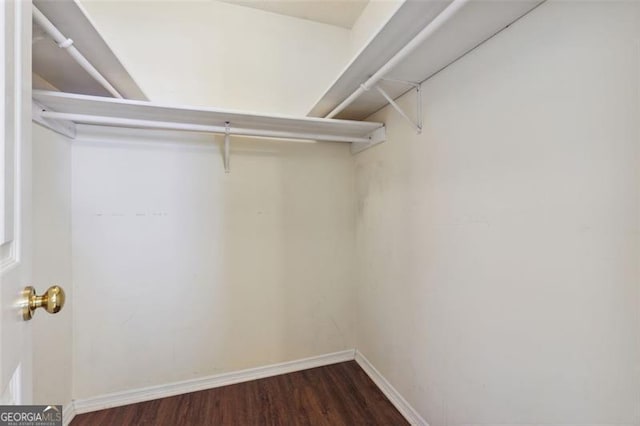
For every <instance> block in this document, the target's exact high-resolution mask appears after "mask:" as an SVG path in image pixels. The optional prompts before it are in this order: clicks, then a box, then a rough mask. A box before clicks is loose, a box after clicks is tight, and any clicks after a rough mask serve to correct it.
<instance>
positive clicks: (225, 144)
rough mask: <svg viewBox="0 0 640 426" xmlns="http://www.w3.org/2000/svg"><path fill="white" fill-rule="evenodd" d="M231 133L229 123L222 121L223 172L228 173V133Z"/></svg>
mask: <svg viewBox="0 0 640 426" xmlns="http://www.w3.org/2000/svg"><path fill="white" fill-rule="evenodd" d="M230 133H231V123H229V122H228V121H225V122H224V172H225V173H229V171H230V169H229V142H230V141H229V138H230V136H229V134H230Z"/></svg>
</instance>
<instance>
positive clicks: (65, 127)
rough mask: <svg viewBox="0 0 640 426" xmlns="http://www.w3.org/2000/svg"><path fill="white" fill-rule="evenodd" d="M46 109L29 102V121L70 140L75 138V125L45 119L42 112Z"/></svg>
mask: <svg viewBox="0 0 640 426" xmlns="http://www.w3.org/2000/svg"><path fill="white" fill-rule="evenodd" d="M46 110H47V108H45V107H44V106H42V105H40V104H39V103H37V102H35V101H34V100H31V120H33V121H35V122H36V123H38V124H40V125H42V126H44V127H46V128H47V129H50V130H53V131H54V132H56V133H59V134H61V135H62V136H66V137H68V138H70V139H75V138H76V125H75V124H74V123H73V122H72V121H65V120H56V119H53V118H45V117H43V116H42V112H43V111H46Z"/></svg>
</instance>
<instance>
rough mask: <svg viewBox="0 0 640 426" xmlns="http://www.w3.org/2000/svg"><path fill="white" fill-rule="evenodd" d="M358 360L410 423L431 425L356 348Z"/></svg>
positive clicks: (417, 425) (421, 425)
mask: <svg viewBox="0 0 640 426" xmlns="http://www.w3.org/2000/svg"><path fill="white" fill-rule="evenodd" d="M355 359H356V362H357V363H358V365H359V366H360V367H362V369H363V370H364V371H365V373H367V375H368V376H369V377H370V378H371V380H373V383H375V384H376V386H378V388H380V390H381V391H382V393H384V394H385V396H386V397H387V398H388V399H389V401H391V403H392V404H393V405H394V406H395V407H396V408H397V409H398V411H400V414H402V415H403V416H404V418H405V419H407V421H408V422H409V423H411V424H412V425H415V426H429V423H427V421H426V420H425V419H423V418H422V416H421V415H420V414H419V413H418V412H417V411H416V410H415V409H414V408H413V407H412V406H411V405H410V404H409V403H408V402H407V400H406V399H404V398H403V397H402V395H400V393H399V392H398V391H397V390H396V389H395V388H394V387H393V386H391V383H389V382H388V381H387V379H385V378H384V376H383V375H382V374H380V372H379V371H378V370H376V368H375V367H374V366H373V365H372V364H371V363H370V362H369V360H368V359H367V358H366V357H365V356H364V355H362V353H361V352H360V351H358V350H356V358H355Z"/></svg>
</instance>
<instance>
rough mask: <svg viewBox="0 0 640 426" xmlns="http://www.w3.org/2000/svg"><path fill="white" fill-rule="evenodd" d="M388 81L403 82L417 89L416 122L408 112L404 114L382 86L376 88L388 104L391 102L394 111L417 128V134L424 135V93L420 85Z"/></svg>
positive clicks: (410, 82) (409, 82)
mask: <svg viewBox="0 0 640 426" xmlns="http://www.w3.org/2000/svg"><path fill="white" fill-rule="evenodd" d="M385 80H387V81H394V82H401V83H406V84H410V85H411V86H413V88H414V89H416V102H417V105H416V115H417V117H416V121H415V122H414V121H413V120H412V119H411V118H410V117H409V116H408V115H407V113H406V112H404V111H403V110H402V108H401V107H400V105H398V104H397V103H396V101H394V100H393V99H392V98H391V96H389V94H388V93H387V92H385V91H384V89H383V88H382V87H380V86H376V90H377V91H378V92H380V94H381V95H382V96H384V98H385V99H386V100H387V102H389V105H391V106H392V107H393V109H395V110H396V111H398V113H399V114H400V115H401V116H402V117H404V119H405V120H407V121H408V122H409V123H410V124H411V125H412V126H413V127H415V128H416V132H417V133H418V134H420V133H422V91H421V90H420V83H414V82H412V81H400V80H392V79H385Z"/></svg>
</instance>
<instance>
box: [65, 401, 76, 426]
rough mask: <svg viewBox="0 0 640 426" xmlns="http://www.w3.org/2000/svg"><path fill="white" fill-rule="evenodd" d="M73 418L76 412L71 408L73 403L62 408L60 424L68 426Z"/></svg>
mask: <svg viewBox="0 0 640 426" xmlns="http://www.w3.org/2000/svg"><path fill="white" fill-rule="evenodd" d="M75 416H76V410H75V409H74V408H73V401H72V402H70V403H68V404H67V405H65V406H64V407H62V424H63V425H64V426H69V423H71V420H73V418H74V417H75Z"/></svg>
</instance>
